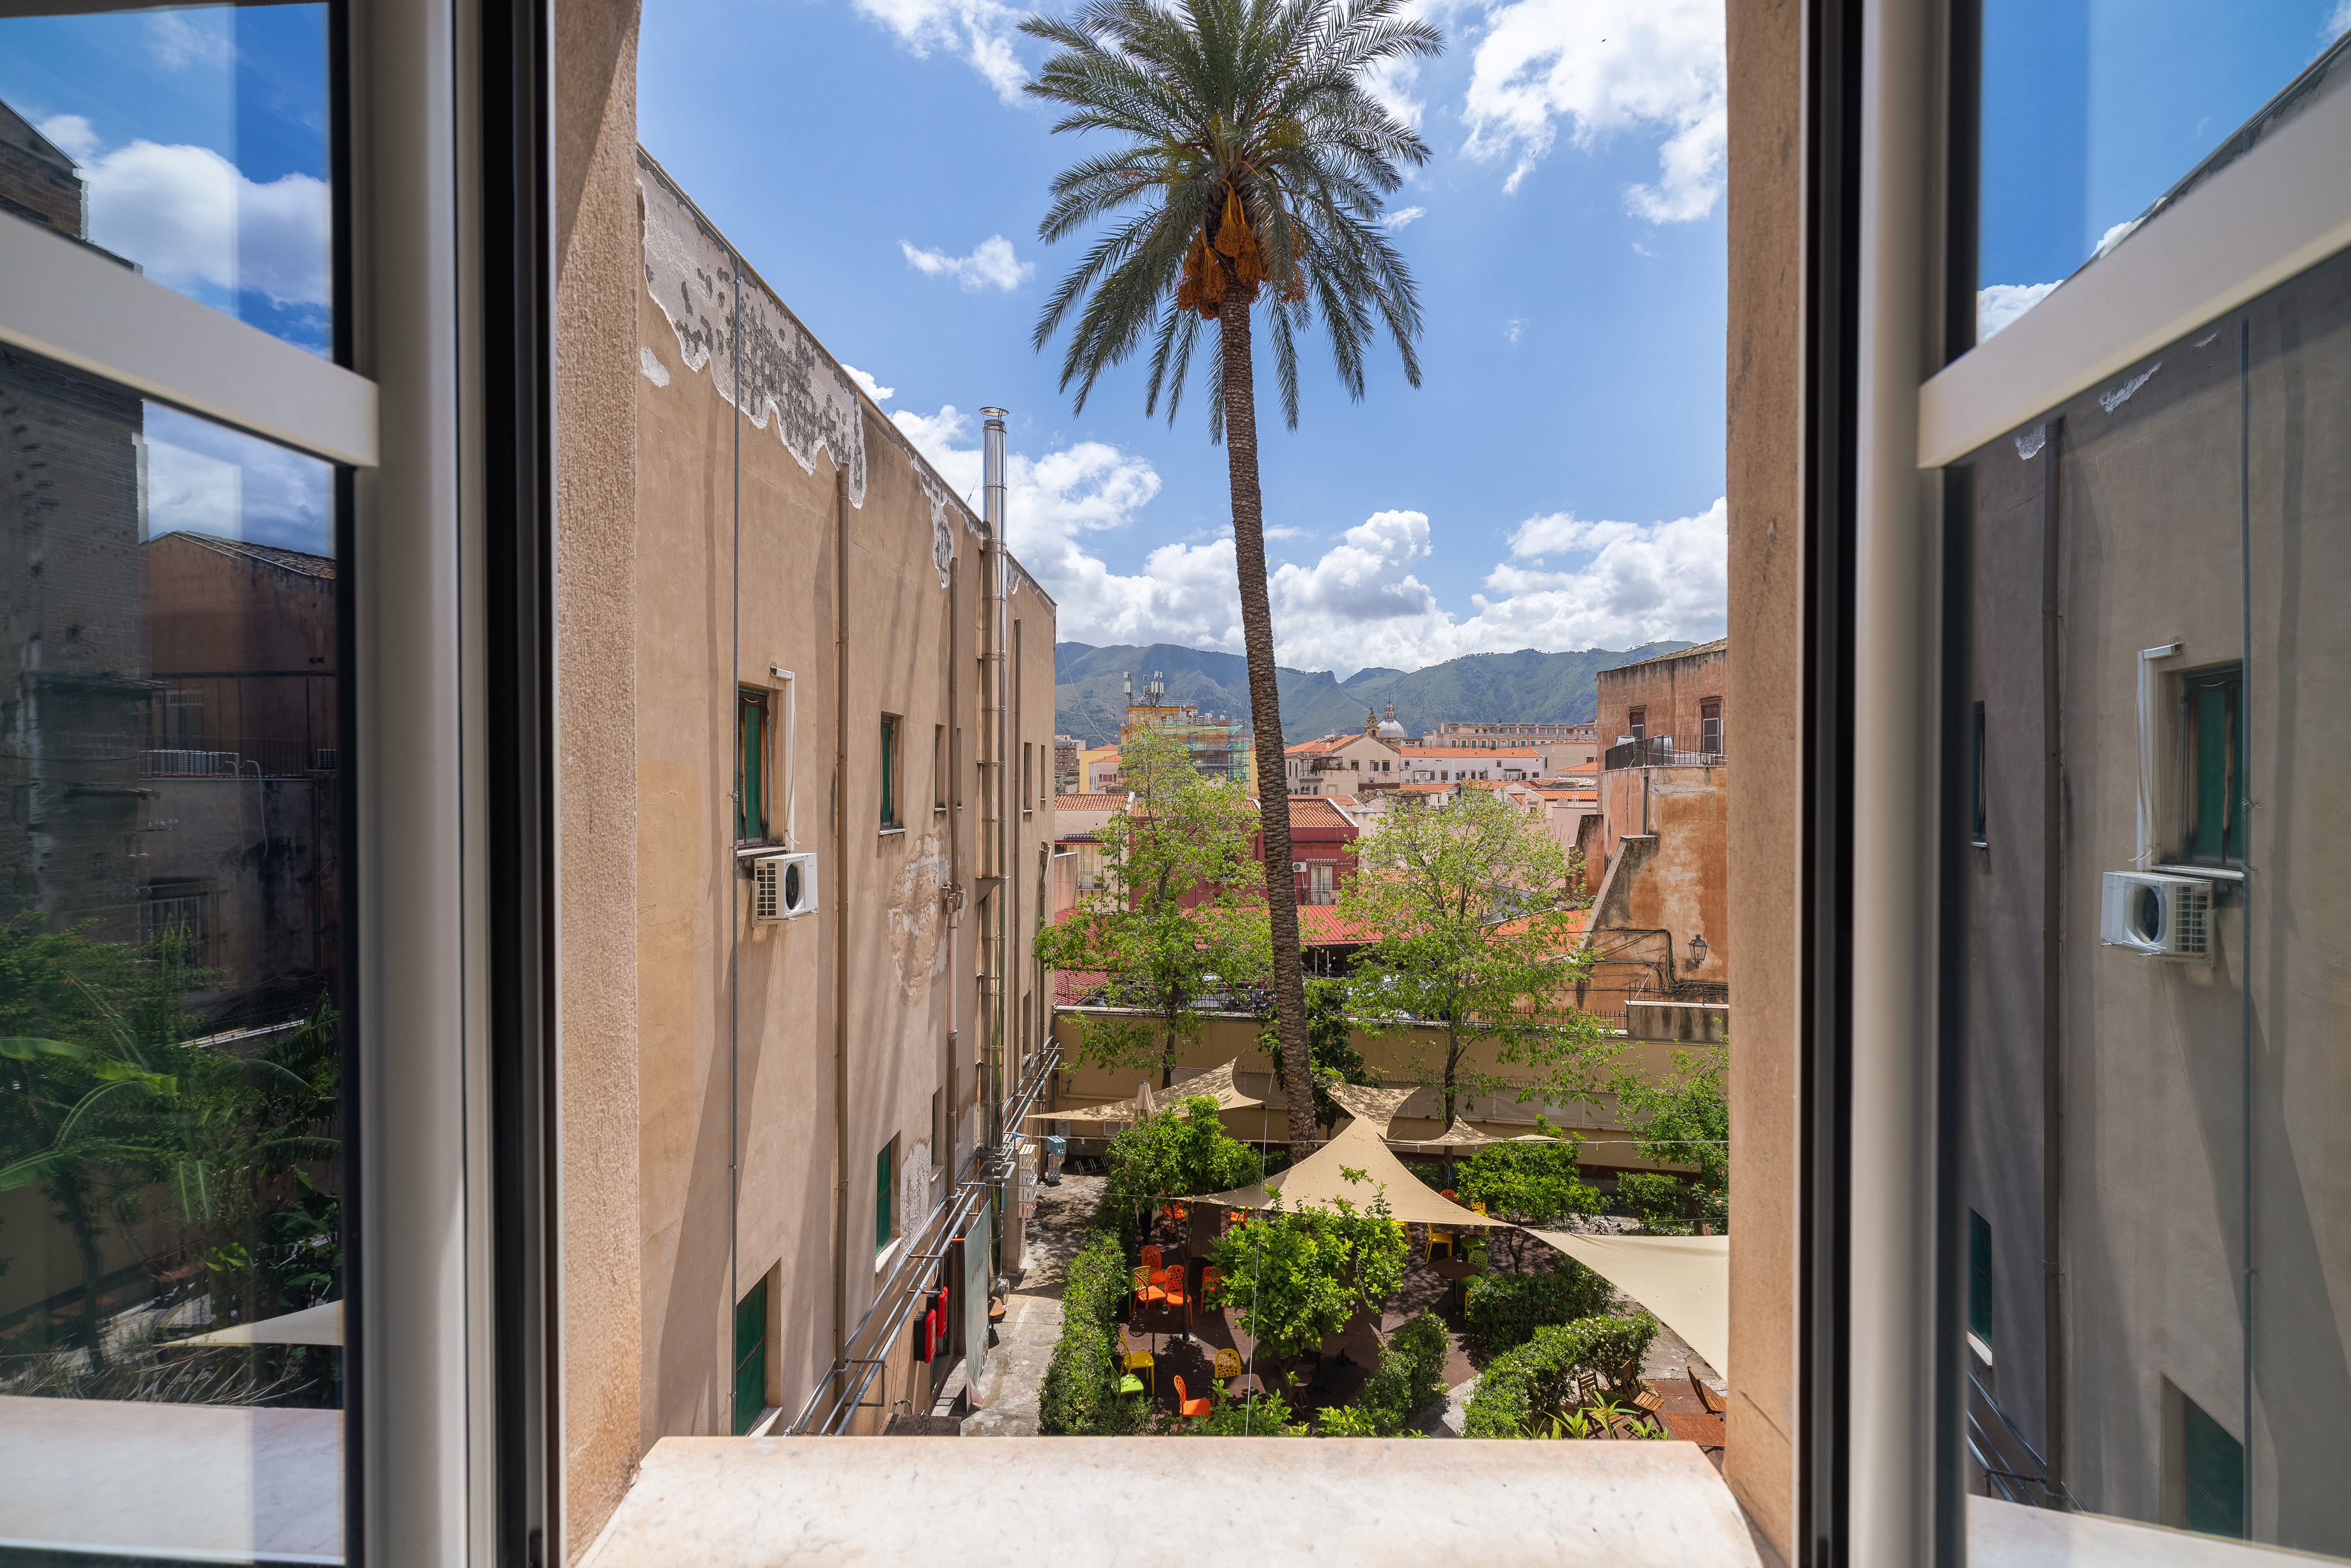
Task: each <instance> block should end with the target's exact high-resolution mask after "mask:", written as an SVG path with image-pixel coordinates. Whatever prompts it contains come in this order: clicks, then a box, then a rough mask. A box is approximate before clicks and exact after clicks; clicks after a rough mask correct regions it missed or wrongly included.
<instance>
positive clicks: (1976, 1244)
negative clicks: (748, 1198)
mask: <svg viewBox="0 0 2351 1568" xmlns="http://www.w3.org/2000/svg"><path fill="white" fill-rule="evenodd" d="M1968 1332H1969V1333H1972V1334H1974V1335H1975V1336H1976V1338H1978V1339H1980V1340H1981V1341H1983V1342H1984V1343H1986V1344H1990V1343H1991V1222H1990V1221H1989V1220H1987V1219H1985V1218H1984V1217H1983V1216H1982V1215H1980V1214H1978V1213H1977V1212H1976V1211H1975V1210H1974V1209H1972V1208H1971V1209H1970V1210H1968Z"/></svg>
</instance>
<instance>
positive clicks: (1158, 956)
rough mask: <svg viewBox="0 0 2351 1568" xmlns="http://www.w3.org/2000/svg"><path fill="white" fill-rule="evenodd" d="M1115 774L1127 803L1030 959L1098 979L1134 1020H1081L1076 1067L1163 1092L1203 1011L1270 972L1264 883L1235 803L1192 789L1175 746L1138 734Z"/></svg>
mask: <svg viewBox="0 0 2351 1568" xmlns="http://www.w3.org/2000/svg"><path fill="white" fill-rule="evenodd" d="M1119 767H1120V769H1121V771H1122V772H1123V775H1124V777H1125V779H1126V781H1127V787H1128V789H1131V790H1132V791H1133V793H1134V799H1133V800H1130V801H1129V802H1128V803H1127V804H1126V805H1125V806H1123V807H1122V808H1120V809H1119V810H1117V811H1115V812H1113V814H1112V816H1111V819H1110V821H1108V822H1107V823H1105V824H1104V825H1103V827H1102V831H1101V832H1100V834H1099V835H1098V837H1099V840H1100V842H1101V844H1102V875H1101V880H1100V882H1099V883H1098V885H1097V886H1096V888H1095V891H1094V892H1092V894H1088V895H1087V896H1086V897H1085V898H1084V899H1083V900H1081V902H1080V903H1079V904H1078V905H1077V907H1076V908H1074V909H1072V910H1071V911H1070V913H1069V914H1068V915H1066V916H1064V917H1063V918H1062V919H1061V921H1059V922H1057V923H1056V924H1054V925H1048V926H1046V927H1045V928H1044V929H1043V930H1041V931H1040V932H1039V933H1038V934H1037V947H1036V952H1037V956H1038V957H1039V958H1040V960H1042V961H1043V962H1044V963H1045V965H1046V966H1047V967H1050V968H1056V969H1102V970H1107V971H1108V972H1109V974H1110V977H1111V988H1112V995H1113V998H1116V999H1118V1000H1120V1001H1122V1002H1123V1003H1125V1004H1127V1005H1128V1006H1130V1007H1133V1008H1134V1009H1136V1010H1137V1011H1139V1012H1141V1013H1143V1014H1144V1015H1145V1016H1144V1017H1140V1018H1138V1017H1134V1016H1132V1015H1127V1016H1122V1015H1118V1014H1097V1013H1093V1012H1088V1013H1085V1014H1082V1015H1081V1017H1080V1020H1079V1027H1078V1050H1077V1061H1078V1062H1079V1063H1088V1062H1091V1063H1092V1064H1093V1065H1095V1066H1099V1067H1105V1068H1110V1069H1113V1070H1117V1069H1121V1068H1144V1067H1156V1068H1157V1069H1158V1070H1159V1086H1160V1087H1161V1088H1163V1089H1165V1088H1166V1087H1167V1086H1168V1085H1169V1084H1171V1083H1172V1082H1175V1061H1176V1058H1177V1057H1178V1056H1179V1055H1180V1054H1181V1053H1182V1050H1183V1047H1184V1046H1185V1045H1186V1044H1188V1043H1189V1042H1191V1041H1193V1040H1197V1039H1198V1038H1199V1036H1200V1029H1201V1026H1202V1025H1203V1024H1204V1023H1205V1022H1206V1021H1207V1012H1206V1011H1204V1010H1203V1003H1204V1002H1206V1001H1207V1000H1208V998H1211V997H1215V998H1218V1003H1217V1005H1221V999H1222V998H1223V997H1224V996H1225V995H1226V994H1227V993H1228V990H1229V988H1231V987H1233V986H1236V985H1248V984H1250V983H1253V982H1255V981H1257V980H1259V979H1260V978H1261V977H1263V976H1264V974H1265V973H1266V971H1267V969H1268V967H1270V956H1269V955H1268V953H1267V950H1266V912H1265V898H1264V877H1263V874H1262V868H1261V867H1260V866H1259V865H1258V864H1257V863H1256V862H1254V861H1252V860H1251V859H1250V858H1249V828H1250V820H1249V816H1250V814H1249V801H1248V800H1247V798H1246V797H1244V796H1243V795H1242V794H1241V793H1240V792H1239V791H1238V790H1237V789H1233V788H1232V787H1231V786H1230V785H1228V784H1225V783H1222V782H1220V781H1218V780H1217V779H1208V778H1206V777H1203V776H1202V774H1201V773H1200V771H1199V770H1198V769H1197V768H1195V767H1193V765H1192V758H1191V754H1190V752H1189V751H1188V750H1187V749H1186V747H1185V745H1184V743H1183V742H1182V741H1181V740H1180V739H1177V738H1176V737H1173V736H1169V735H1165V734H1162V733H1160V732H1158V731H1154V730H1146V731H1144V732H1143V733H1141V734H1138V735H1136V736H1134V737H1133V738H1132V739H1130V740H1129V741H1128V742H1127V743H1126V745H1125V746H1124V747H1123V748H1122V749H1121V751H1120V754H1119Z"/></svg>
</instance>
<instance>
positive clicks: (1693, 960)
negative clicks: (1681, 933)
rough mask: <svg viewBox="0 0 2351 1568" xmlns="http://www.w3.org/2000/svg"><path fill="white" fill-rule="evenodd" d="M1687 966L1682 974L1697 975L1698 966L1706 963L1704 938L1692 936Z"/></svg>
mask: <svg viewBox="0 0 2351 1568" xmlns="http://www.w3.org/2000/svg"><path fill="white" fill-rule="evenodd" d="M1689 950H1690V956H1689V965H1688V967H1687V969H1685V970H1684V973H1686V974H1691V975H1695V974H1697V973H1698V966H1699V965H1701V964H1703V963H1705V962H1706V938H1705V937H1704V936H1692V937H1691V938H1690V941H1689Z"/></svg>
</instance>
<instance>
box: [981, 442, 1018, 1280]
mask: <svg viewBox="0 0 2351 1568" xmlns="http://www.w3.org/2000/svg"><path fill="white" fill-rule="evenodd" d="M979 412H980V417H981V419H982V420H983V421H984V423H982V424H981V426H980V502H981V506H982V507H983V508H984V516H985V517H986V520H987V549H988V571H987V598H988V614H987V638H988V641H987V658H988V663H989V664H991V665H993V666H994V668H993V670H992V671H991V672H990V676H991V678H990V680H989V682H988V692H987V695H988V698H989V700H990V701H991V702H992V703H993V704H994V706H995V708H996V713H995V724H994V726H993V727H992V733H991V734H990V736H989V737H988V743H989V747H990V755H989V772H988V780H987V810H988V811H989V812H990V813H991V814H992V815H993V816H994V817H995V819H996V821H995V822H994V824H993V826H994V830H995V831H994V832H993V833H992V834H991V835H990V837H989V841H988V851H989V863H988V868H987V870H988V875H989V878H990V883H989V888H988V895H989V897H991V898H992V899H993V900H994V901H995V909H994V915H995V919H994V921H993V923H992V924H993V925H994V931H993V933H992V940H991V941H990V942H989V944H988V946H989V949H990V950H989V954H988V964H987V981H988V1016H987V1036H988V1040H987V1071H988V1078H987V1081H986V1085H985V1086H986V1089H987V1093H988V1126H987V1132H988V1145H989V1148H990V1151H991V1153H993V1152H994V1151H996V1150H998V1149H1000V1148H1002V1146H1003V1144H1004V1046H1005V1007H1006V1001H1007V998H1008V993H1009V992H1010V990H1011V985H1010V982H1011V978H1012V965H1011V957H1010V948H1011V943H1012V926H1011V901H1010V897H1009V894H1010V893H1011V889H1012V877H1011V871H1012V865H1011V844H1010V842H1009V836H1010V833H1011V822H1010V821H1009V813H1008V809H1007V808H1008V804H1009V802H1008V800H1006V798H1005V789H1006V787H1007V780H1006V778H1005V766H1004V764H1005V758H1006V755H1007V752H1008V747H1009V744H1010V740H1011V736H1010V731H1009V716H1008V704H1009V701H1010V697H1011V690H1010V682H1009V680H1008V671H1007V668H1006V661H1005V654H1006V651H1007V646H1008V643H1009V641H1010V632H1011V628H1010V626H1009V624H1008V619H1009V611H1008V606H1007V600H1008V597H1009V589H1010V581H1009V578H1010V571H1011V562H1010V558H1009V557H1008V556H1007V555H1006V554H1005V549H1004V413H1005V411H1004V410H1002V409H1000V408H983V409H981V410H980V411H979ZM999 1190H1000V1189H999ZM1003 1231H1004V1228H1003V1227H1002V1226H1000V1225H991V1226H990V1227H989V1240H990V1244H991V1245H995V1246H998V1247H999V1248H1000V1246H1001V1243H1002V1239H1003ZM993 1271H995V1269H994V1267H993V1266H992V1267H991V1272H993Z"/></svg>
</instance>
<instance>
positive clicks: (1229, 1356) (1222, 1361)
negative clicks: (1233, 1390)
mask: <svg viewBox="0 0 2351 1568" xmlns="http://www.w3.org/2000/svg"><path fill="white" fill-rule="evenodd" d="M1212 1375H1213V1376H1214V1377H1216V1378H1217V1381H1219V1382H1222V1381H1223V1380H1224V1379H1226V1378H1228V1377H1238V1376H1239V1375H1241V1353H1240V1352H1239V1351H1237V1350H1235V1349H1234V1348H1233V1347H1232V1346H1231V1345H1226V1346H1225V1347H1224V1348H1223V1349H1221V1350H1219V1351H1217V1366H1216V1371H1215V1372H1214V1373H1213V1374H1212Z"/></svg>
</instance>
